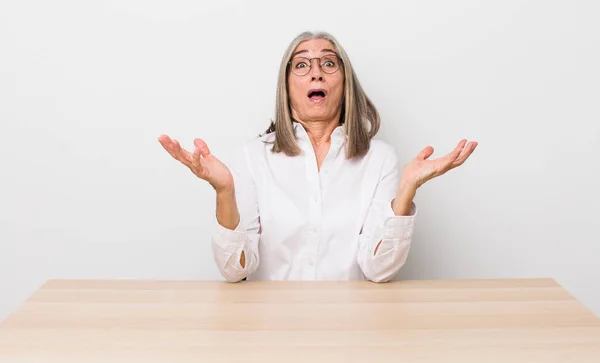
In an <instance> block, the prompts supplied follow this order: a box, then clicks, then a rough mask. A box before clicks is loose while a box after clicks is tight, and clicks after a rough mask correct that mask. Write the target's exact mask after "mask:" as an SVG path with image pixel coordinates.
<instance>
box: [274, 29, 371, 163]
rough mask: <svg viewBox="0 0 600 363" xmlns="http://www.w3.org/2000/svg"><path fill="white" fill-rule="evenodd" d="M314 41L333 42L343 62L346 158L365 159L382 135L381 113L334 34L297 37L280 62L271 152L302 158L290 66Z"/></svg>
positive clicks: (341, 121)
mask: <svg viewBox="0 0 600 363" xmlns="http://www.w3.org/2000/svg"><path fill="white" fill-rule="evenodd" d="M311 39H325V40H328V41H329V42H331V44H332V45H333V46H334V50H335V51H336V53H337V55H338V57H339V58H340V59H341V61H342V69H343V71H344V96H343V100H342V110H341V115H340V124H345V129H346V136H347V138H348V142H347V145H346V155H347V158H348V159H352V158H356V157H362V156H364V155H366V154H367V152H368V151H369V147H370V141H371V139H372V138H373V137H374V136H375V135H376V134H377V132H378V131H379V126H380V123H381V121H380V119H379V113H378V112H377V109H376V108H375V105H373V103H372V102H371V100H370V99H369V98H368V97H367V95H366V94H365V91H364V90H363V88H362V87H361V85H360V83H359V82H358V78H357V77H356V74H355V73H354V69H353V68H352V64H351V63H350V59H349V58H348V55H347V54H346V51H344V48H342V46H341V45H340V44H339V43H338V41H337V40H336V39H335V38H334V37H333V36H332V35H331V34H329V33H325V32H318V33H313V32H304V33H302V34H300V35H298V36H297V37H296V38H295V39H294V40H293V41H292V42H291V43H290V45H289V46H288V48H287V50H286V51H285V53H284V55H283V58H282V59H281V65H280V68H279V76H278V79H277V97H276V100H275V120H274V121H271V125H270V126H269V128H268V129H267V130H266V132H265V133H271V132H275V131H276V133H275V141H274V142H273V148H272V151H273V152H277V153H278V152H282V151H283V152H284V153H285V154H286V155H288V156H295V155H298V154H300V148H299V147H298V144H297V143H296V137H295V135H294V128H293V125H292V115H291V110H290V102H289V93H288V80H287V78H288V72H289V69H288V63H289V61H290V60H291V58H292V55H293V52H294V50H295V49H296V47H297V46H298V45H299V44H300V43H302V42H304V41H307V40H311Z"/></svg>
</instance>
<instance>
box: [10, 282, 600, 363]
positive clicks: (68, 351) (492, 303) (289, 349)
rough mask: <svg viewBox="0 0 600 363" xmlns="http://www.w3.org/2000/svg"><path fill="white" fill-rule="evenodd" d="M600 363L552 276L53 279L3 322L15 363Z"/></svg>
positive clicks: (598, 332) (588, 327)
mask: <svg viewBox="0 0 600 363" xmlns="http://www.w3.org/2000/svg"><path fill="white" fill-rule="evenodd" d="M368 360H370V361H373V362H461V363H468V362H477V363H480V362H544V363H549V362H577V363H585V362H590V363H592V362H593V363H598V362H600V319H598V318H597V317H596V316H594V315H593V314H592V313H591V312H590V311H589V310H587V309H586V308H585V307H583V305H581V304H580V303H579V302H578V301H577V300H575V299H574V298H573V297H572V296H571V295H570V294H568V293H567V292H566V291H565V290H564V289H563V288H562V287H561V286H560V285H559V284H557V283H556V282H555V281H554V280H551V279H499V280H430V281H395V282H392V283H386V284H375V283H371V282H367V281H345V282H290V281H285V282H284V281H281V282H276V281H268V282H267V281H260V282H259V281H249V282H243V283H238V284H230V283H226V282H200V281H124V280H105V281H99V280H52V281H48V282H47V283H46V284H44V286H42V288H40V289H39V290H38V291H37V292H36V293H35V294H34V295H33V296H32V297H31V298H29V299H28V300H27V301H26V302H25V303H24V304H23V305H22V306H21V307H20V308H19V309H17V311H15V313H13V314H12V315H10V316H9V317H8V318H7V319H6V320H5V321H4V322H2V323H1V324H0V363H5V362H11V363H13V362H14V363H21V362H61V363H69V362H111V363H120V362H195V363H197V362H255V361H260V362H365V361H368Z"/></svg>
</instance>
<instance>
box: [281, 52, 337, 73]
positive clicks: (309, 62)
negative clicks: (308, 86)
mask: <svg viewBox="0 0 600 363" xmlns="http://www.w3.org/2000/svg"><path fill="white" fill-rule="evenodd" d="M327 56H334V57H335V58H337V60H338V63H339V64H338V67H337V69H336V70H335V71H333V72H331V73H328V72H325V70H324V69H323V67H322V66H321V59H323V58H324V57H327ZM297 58H304V59H308V64H309V66H308V72H306V73H305V74H302V75H298V74H296V73H295V72H294V70H293V69H292V67H290V68H289V69H290V72H292V73H293V74H294V76H297V77H304V76H306V75H307V74H309V73H310V71H311V69H312V64H313V59H318V60H319V69H321V72H323V73H325V74H334V73H335V72H337V71H339V70H340V67H341V66H342V65H344V62H343V61H342V58H340V56H339V55H337V54H335V53H330V54H325V55H324V56H322V57H314V58H306V57H294V58H292V59H290V61H289V62H288V66H291V65H292V61H293V60H294V59H297Z"/></svg>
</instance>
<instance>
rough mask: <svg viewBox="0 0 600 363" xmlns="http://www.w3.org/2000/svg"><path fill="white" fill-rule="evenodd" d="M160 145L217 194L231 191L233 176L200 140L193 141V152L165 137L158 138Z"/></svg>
mask: <svg viewBox="0 0 600 363" xmlns="http://www.w3.org/2000/svg"><path fill="white" fill-rule="evenodd" d="M158 141H159V142H160V144H161V145H162V146H163V148H165V150H167V152H168V153H169V154H171V156H172V157H173V158H174V159H175V160H177V161H179V162H181V163H182V164H183V165H185V166H187V167H188V168H189V169H190V170H191V171H192V173H194V174H195V175H196V176H197V177H198V178H200V179H203V180H206V181H207V182H208V183H210V185H212V187H213V188H214V189H215V191H217V192H221V191H228V190H233V186H234V185H233V176H232V175H231V172H230V171H229V168H227V166H225V164H223V163H222V162H221V161H220V160H219V159H217V158H216V157H214V155H212V154H211V153H210V150H209V149H208V146H207V145H206V143H205V142H204V141H203V140H201V139H194V146H195V149H194V152H193V153H191V152H189V151H187V150H185V149H183V148H182V147H181V145H180V144H179V142H178V141H177V140H175V139H171V138H170V137H169V136H167V135H161V136H160V137H159V138H158Z"/></svg>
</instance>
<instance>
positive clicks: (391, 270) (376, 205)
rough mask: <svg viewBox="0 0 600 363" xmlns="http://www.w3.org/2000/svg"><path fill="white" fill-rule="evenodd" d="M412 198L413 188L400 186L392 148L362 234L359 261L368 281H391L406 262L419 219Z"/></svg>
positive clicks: (398, 170)
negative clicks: (415, 222) (415, 223)
mask: <svg viewBox="0 0 600 363" xmlns="http://www.w3.org/2000/svg"><path fill="white" fill-rule="evenodd" d="M413 197H414V193H413V191H412V188H405V187H402V188H401V187H400V168H399V166H398V160H397V157H396V154H395V151H394V150H393V149H392V148H390V152H389V154H388V156H387V158H386V160H385V162H384V165H383V168H382V171H381V178H380V181H379V183H378V185H377V188H376V190H375V194H374V196H373V200H372V202H371V206H370V207H369V211H368V213H367V218H366V220H365V223H364V225H363V228H362V231H361V233H360V235H359V248H358V256H357V259H358V264H359V266H360V268H361V270H362V271H363V273H364V275H365V277H366V278H367V279H369V280H371V281H374V282H385V281H389V280H391V279H392V278H393V277H394V276H395V275H396V274H397V273H398V271H399V270H400V268H401V267H402V266H403V265H404V263H405V262H406V258H407V257H408V252H409V249H410V244H411V240H412V235H413V231H414V220H415V216H416V206H415V204H414V203H413Z"/></svg>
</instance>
